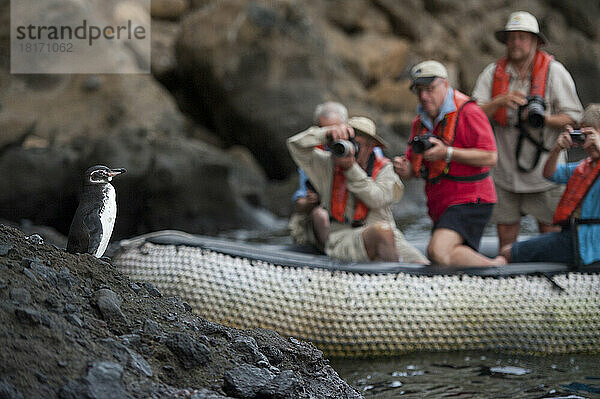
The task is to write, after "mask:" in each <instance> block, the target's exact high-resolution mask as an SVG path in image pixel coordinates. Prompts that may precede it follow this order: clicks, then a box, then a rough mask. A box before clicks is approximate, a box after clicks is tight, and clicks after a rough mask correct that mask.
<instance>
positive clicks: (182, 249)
mask: <svg viewBox="0 0 600 399" xmlns="http://www.w3.org/2000/svg"><path fill="white" fill-rule="evenodd" d="M493 241H495V239H493ZM490 242H491V240H488V241H487V243H486V242H484V244H483V246H484V248H485V247H486V246H487V247H490ZM491 246H493V244H492V245H491ZM493 250H495V249H492V251H493ZM113 262H114V264H115V265H116V266H117V267H119V268H120V269H121V271H123V272H124V273H126V274H128V275H129V276H130V277H131V279H133V280H134V281H148V282H151V283H153V284H154V285H155V286H156V287H157V288H158V289H159V290H161V291H162V292H163V293H164V294H166V295H177V296H179V297H181V298H182V300H184V301H186V302H188V303H189V304H190V305H191V306H192V308H193V310H194V312H195V313H197V314H198V315H200V316H201V317H204V318H206V319H208V320H211V321H214V322H218V323H221V324H224V325H227V326H232V327H237V328H242V329H250V328H258V327H260V328H267V329H271V330H275V331H277V332H279V333H280V334H281V335H283V336H291V337H295V338H300V339H303V340H307V341H310V342H312V343H313V344H314V345H315V346H317V347H318V348H319V349H321V350H322V351H323V352H325V353H326V354H327V355H328V356H334V357H375V356H393V355H399V354H403V353H407V352H413V351H453V350H500V351H509V352H519V353H532V354H566V353H590V354H591V353H599V352H600V266H599V265H592V266H587V267H585V268H581V269H579V270H576V269H573V268H570V267H568V266H567V265H564V264H558V263H528V264H511V265H508V266H503V267H471V268H461V267H454V268H440V267H435V266H423V265H414V264H401V263H381V262H374V263H352V262H341V261H337V260H334V259H330V258H328V257H326V256H323V255H317V254H314V253H305V252H302V251H299V250H298V248H297V247H294V246H292V245H267V244H252V243H240V242H235V241H231V240H226V239H219V238H214V237H204V236H194V235H190V234H186V233H182V232H178V231H161V232H156V233H151V234H147V235H143V236H140V237H136V238H133V239H129V240H123V241H121V242H120V245H119V248H118V249H117V250H116V252H115V253H114V254H113Z"/></svg>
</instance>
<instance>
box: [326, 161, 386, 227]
mask: <svg viewBox="0 0 600 399" xmlns="http://www.w3.org/2000/svg"><path fill="white" fill-rule="evenodd" d="M371 160H372V161H371ZM388 162H390V160H389V159H388V158H385V157H382V156H377V155H375V154H374V153H373V154H372V156H371V159H370V160H369V165H368V166H367V174H368V175H369V176H370V177H371V178H372V179H373V180H375V178H376V177H377V174H378V173H379V171H380V170H381V168H383V167H384V166H385V165H386V164H387V163H388ZM347 200H348V188H347V187H346V175H344V169H342V168H340V167H336V168H335V171H334V173H333V184H332V186H331V209H330V211H329V212H330V213H331V216H332V217H333V218H334V219H335V220H337V221H338V222H340V223H348V222H349V221H348V220H347V219H346V217H345V215H344V214H345V212H346V201H347ZM368 212H369V208H367V206H366V205H365V204H364V202H362V201H361V200H359V199H358V198H356V204H355V207H354V215H353V218H352V221H350V222H351V223H352V224H353V225H357V226H359V225H361V224H362V223H363V222H364V220H365V219H366V218H367V213H368Z"/></svg>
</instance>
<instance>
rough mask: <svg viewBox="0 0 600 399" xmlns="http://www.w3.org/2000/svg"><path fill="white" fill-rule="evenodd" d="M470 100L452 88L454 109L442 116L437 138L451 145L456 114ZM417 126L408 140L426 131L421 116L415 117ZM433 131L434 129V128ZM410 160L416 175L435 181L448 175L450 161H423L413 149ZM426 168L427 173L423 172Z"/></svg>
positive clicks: (456, 122) (454, 134) (454, 132)
mask: <svg viewBox="0 0 600 399" xmlns="http://www.w3.org/2000/svg"><path fill="white" fill-rule="evenodd" d="M469 102H472V100H471V99H470V98H469V97H468V96H467V95H465V94H463V93H461V92H459V91H458V90H454V105H455V107H456V110H455V111H453V112H449V113H447V114H446V115H445V116H444V119H442V120H441V121H440V122H439V123H440V124H441V126H440V130H441V131H440V132H439V133H438V134H437V135H436V137H437V138H439V139H440V140H442V141H443V142H444V143H445V144H446V145H450V146H451V145H452V144H453V143H454V137H455V136H456V126H457V124H458V116H459V114H460V111H461V109H462V107H463V106H465V105H466V104H467V103H469ZM416 123H417V128H416V129H414V131H413V132H411V136H410V140H409V142H410V141H412V139H413V138H414V137H415V136H420V135H422V134H424V133H426V132H427V128H426V127H425V126H424V125H423V123H422V122H421V117H420V116H418V117H417V122H416ZM434 131H435V129H434ZM410 160H411V162H412V167H413V172H414V174H415V176H416V177H424V178H425V174H426V175H427V176H426V180H427V181H436V180H438V179H439V178H441V177H443V176H446V175H448V171H449V170H450V163H449V162H446V160H444V159H440V160H439V161H433V162H427V161H425V162H424V161H423V154H416V153H415V152H414V151H413V152H412V156H411V159H410ZM425 169H426V170H427V173H424V172H425Z"/></svg>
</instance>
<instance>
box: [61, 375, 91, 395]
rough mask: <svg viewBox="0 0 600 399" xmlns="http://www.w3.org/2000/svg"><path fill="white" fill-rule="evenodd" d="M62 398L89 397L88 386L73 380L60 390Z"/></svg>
mask: <svg viewBox="0 0 600 399" xmlns="http://www.w3.org/2000/svg"><path fill="white" fill-rule="evenodd" d="M58 397H59V398H60V399H82V398H85V399H88V398H89V397H90V396H89V395H88V388H87V386H85V385H84V384H83V383H81V382H79V381H76V380H71V381H69V382H68V383H66V384H65V385H63V386H62V387H61V388H60V391H59V392H58Z"/></svg>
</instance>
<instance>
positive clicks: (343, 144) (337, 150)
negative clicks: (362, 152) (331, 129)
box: [328, 140, 358, 158]
mask: <svg viewBox="0 0 600 399" xmlns="http://www.w3.org/2000/svg"><path fill="white" fill-rule="evenodd" d="M328 147H329V151H331V153H332V154H333V155H334V156H336V157H339V158H343V157H347V156H348V155H350V154H351V153H352V151H353V150H354V155H356V154H357V153H358V146H357V145H356V143H354V142H353V141H348V140H338V141H334V142H333V143H331V144H329V145H328Z"/></svg>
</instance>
